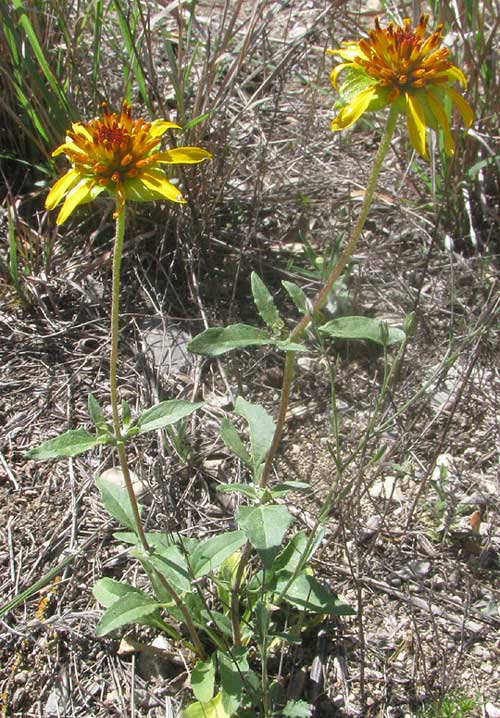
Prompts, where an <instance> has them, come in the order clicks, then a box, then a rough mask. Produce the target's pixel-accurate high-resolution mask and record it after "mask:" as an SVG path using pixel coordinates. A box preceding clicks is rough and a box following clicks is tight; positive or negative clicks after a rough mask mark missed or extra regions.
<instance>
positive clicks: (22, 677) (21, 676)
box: [14, 671, 29, 686]
mask: <svg viewBox="0 0 500 718" xmlns="http://www.w3.org/2000/svg"><path fill="white" fill-rule="evenodd" d="M28 676H29V673H28V671H19V672H18V673H16V675H15V676H14V683H15V684H16V685H18V686H24V685H25V683H26V681H27V680H28Z"/></svg>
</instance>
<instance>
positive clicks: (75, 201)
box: [45, 102, 212, 224]
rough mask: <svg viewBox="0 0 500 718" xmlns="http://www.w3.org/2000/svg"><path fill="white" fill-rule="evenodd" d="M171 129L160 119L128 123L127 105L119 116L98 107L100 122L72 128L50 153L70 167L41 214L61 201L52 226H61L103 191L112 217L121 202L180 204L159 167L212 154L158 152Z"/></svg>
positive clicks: (197, 150)
mask: <svg viewBox="0 0 500 718" xmlns="http://www.w3.org/2000/svg"><path fill="white" fill-rule="evenodd" d="M171 129H180V127H179V125H176V124H175V123H173V122H167V121H166V120H155V121H154V122H144V120H142V119H141V118H139V119H137V120H133V119H132V115H131V111H130V105H129V104H128V103H127V102H124V103H123V107H122V111H121V114H120V115H119V116H118V115H117V114H116V113H114V112H109V110H108V107H107V105H106V103H103V116H102V119H101V118H97V119H95V120H91V121H90V122H85V123H83V122H76V123H74V124H73V125H72V128H71V130H68V134H67V136H66V142H64V143H63V144H62V145H60V146H59V147H57V148H56V149H55V150H54V152H53V153H52V156H53V157H56V156H57V155H60V154H65V155H66V157H67V158H68V160H69V161H70V162H71V169H70V170H68V172H66V174H65V175H63V176H62V177H60V178H59V179H58V180H57V182H56V183H55V184H54V186H53V187H52V189H51V190H50V192H49V194H48V195H47V199H46V201H45V207H46V208H47V209H54V207H55V206H56V205H58V204H59V202H60V201H61V200H62V199H63V198H64V204H63V206H62V208H61V210H60V212H59V215H58V217H57V220H56V222H57V224H62V223H63V222H65V221H66V220H67V218H68V217H69V215H70V214H71V213H72V212H73V210H74V209H75V208H76V207H77V206H78V205H79V204H82V203H83V202H90V201H91V200H92V199H94V198H95V197H97V195H98V194H100V193H101V192H104V191H107V192H109V193H110V194H112V195H114V196H115V197H116V200H117V210H116V212H115V216H116V215H117V214H118V213H119V212H121V211H122V210H123V207H124V205H125V200H136V201H147V200H153V199H168V200H170V201H171V202H180V203H184V202H185V199H184V197H183V196H182V194H181V193H180V192H179V190H178V188H177V187H175V185H173V184H172V183H171V182H169V181H168V179H167V178H166V177H165V174H164V171H163V168H162V165H164V164H167V165H169V164H193V163H195V162H202V161H203V160H206V159H210V158H211V156H212V155H211V154H210V152H207V150H203V149H202V148H201V147H176V148H174V149H170V150H165V151H164V152H160V151H159V147H160V142H161V138H162V137H163V135H164V134H165V132H166V131H167V130H171Z"/></svg>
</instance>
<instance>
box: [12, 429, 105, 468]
mask: <svg viewBox="0 0 500 718" xmlns="http://www.w3.org/2000/svg"><path fill="white" fill-rule="evenodd" d="M102 443H103V440H102V439H101V438H100V437H99V438H98V437H97V436H93V435H92V434H89V433H88V431H85V429H71V430H70V431H67V432H66V433H65V434H61V435H60V436H56V438H55V439H49V440H48V441H44V442H43V444H40V445H39V446H35V448H34V449H30V450H29V451H28V452H27V454H26V455H27V457H28V458H29V459H36V460H38V461H45V460H46V459H57V458H61V457H63V456H78V454H83V452H84V451H88V450H89V449H92V448H93V447H94V446H97V445H98V444H102Z"/></svg>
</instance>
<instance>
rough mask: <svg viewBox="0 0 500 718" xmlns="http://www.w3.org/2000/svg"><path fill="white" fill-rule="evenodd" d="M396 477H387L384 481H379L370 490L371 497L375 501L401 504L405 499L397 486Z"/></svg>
mask: <svg viewBox="0 0 500 718" xmlns="http://www.w3.org/2000/svg"><path fill="white" fill-rule="evenodd" d="M396 484H397V479H396V477H395V476H387V477H386V478H385V479H384V480H383V481H377V482H376V483H375V484H373V486H372V487H371V489H370V492H369V493H370V496H371V497H372V498H373V499H378V498H383V499H388V500H389V499H390V500H391V501H396V502H399V501H401V500H402V499H403V493H402V491H401V489H400V488H399V487H398V486H397V485H396Z"/></svg>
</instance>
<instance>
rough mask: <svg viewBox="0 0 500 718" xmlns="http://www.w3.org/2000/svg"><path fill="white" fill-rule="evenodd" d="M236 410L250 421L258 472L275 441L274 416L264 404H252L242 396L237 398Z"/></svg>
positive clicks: (253, 459)
mask: <svg viewBox="0 0 500 718" xmlns="http://www.w3.org/2000/svg"><path fill="white" fill-rule="evenodd" d="M234 411H235V413H236V414H238V415H239V416H242V417H243V418H244V419H246V421H247V423H248V428H249V431H250V445H251V447H252V461H253V465H254V470H255V472H257V469H258V467H259V466H260V464H262V462H263V461H264V459H265V458H266V454H267V452H268V451H269V448H270V446H271V444H272V441H273V436H274V430H275V426H274V421H273V418H272V416H270V415H269V414H268V413H267V411H266V410H265V409H264V408H263V407H262V406H259V405H258V404H251V403H250V402H249V401H246V400H245V399H243V397H241V396H239V397H238V398H237V399H236V402H235V404H234Z"/></svg>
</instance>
